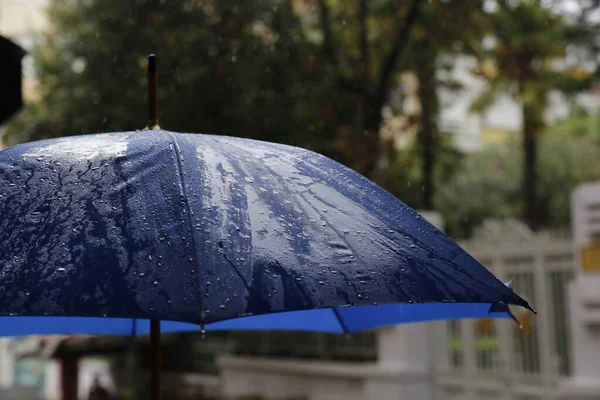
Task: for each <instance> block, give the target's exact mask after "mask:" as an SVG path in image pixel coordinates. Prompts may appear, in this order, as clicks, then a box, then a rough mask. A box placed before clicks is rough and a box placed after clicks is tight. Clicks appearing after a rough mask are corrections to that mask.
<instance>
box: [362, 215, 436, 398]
mask: <svg viewBox="0 0 600 400" xmlns="http://www.w3.org/2000/svg"><path fill="white" fill-rule="evenodd" d="M420 214H421V215H422V216H423V217H424V218H425V219H427V220H428V221H429V222H430V223H431V224H433V225H434V226H436V227H437V228H438V229H443V227H442V220H441V217H440V215H439V214H438V213H435V212H421V213H420ZM431 326H432V324H426V323H415V324H406V325H396V326H392V327H387V328H382V329H380V330H379V331H378V334H377V339H378V365H379V366H380V368H382V369H384V370H390V371H396V372H397V373H398V374H399V379H398V381H396V382H389V381H387V382H385V381H383V380H378V379H375V378H370V379H369V381H368V383H367V388H366V392H365V398H369V399H378V400H387V399H390V400H391V399H394V400H396V399H402V400H433V394H434V382H433V376H434V362H432V360H433V354H431V339H432V332H431Z"/></svg>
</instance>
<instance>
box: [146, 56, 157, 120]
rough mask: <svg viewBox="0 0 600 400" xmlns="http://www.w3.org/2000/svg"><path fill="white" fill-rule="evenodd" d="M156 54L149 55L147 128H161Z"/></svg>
mask: <svg viewBox="0 0 600 400" xmlns="http://www.w3.org/2000/svg"><path fill="white" fill-rule="evenodd" d="M156 70H157V68H156V54H154V53H152V54H149V55H148V126H147V127H146V129H160V126H159V125H158V79H157V73H156Z"/></svg>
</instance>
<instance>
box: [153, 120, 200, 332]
mask: <svg viewBox="0 0 600 400" xmlns="http://www.w3.org/2000/svg"><path fill="white" fill-rule="evenodd" d="M163 132H165V133H166V134H167V135H168V137H169V138H170V139H171V143H172V144H173V150H174V151H175V157H176V158H177V171H178V173H179V183H180V184H181V194H182V196H183V201H184V203H185V209H186V212H187V221H188V227H189V229H190V234H191V239H192V251H193V257H194V265H195V267H196V268H195V270H196V284H197V285H198V286H197V290H196V292H197V295H198V303H199V304H200V318H199V321H198V322H199V323H200V324H204V299H203V298H202V288H201V283H200V279H201V276H200V265H199V263H198V250H197V248H196V236H195V234H194V224H193V222H192V213H191V207H190V202H189V200H188V196H187V191H186V190H185V180H184V179H183V168H182V161H181V152H180V149H179V143H178V142H177V138H176V137H175V135H173V134H172V133H170V132H166V131H163Z"/></svg>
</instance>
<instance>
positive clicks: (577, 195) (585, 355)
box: [540, 181, 600, 400]
mask: <svg viewBox="0 0 600 400" xmlns="http://www.w3.org/2000/svg"><path fill="white" fill-rule="evenodd" d="M571 213H572V229H573V236H574V246H575V249H574V250H575V254H576V257H575V259H576V260H577V267H578V271H577V277H576V278H575V279H574V280H573V281H572V282H571V283H570V285H569V288H568V293H567V299H568V304H567V306H568V310H569V316H570V320H569V323H570V327H571V332H570V333H571V348H572V355H573V363H572V364H573V371H572V376H571V377H570V378H569V379H565V380H564V381H562V382H561V384H560V387H559V394H560V396H561V398H563V399H565V400H566V399H569V400H583V399H598V398H600V329H598V327H599V325H600V181H598V182H590V183H586V184H583V185H581V186H579V187H578V188H577V189H576V190H575V191H574V192H573V195H572V197H571ZM540 308H541V307H540Z"/></svg>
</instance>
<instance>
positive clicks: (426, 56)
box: [415, 39, 439, 210]
mask: <svg viewBox="0 0 600 400" xmlns="http://www.w3.org/2000/svg"><path fill="white" fill-rule="evenodd" d="M418 48H419V49H420V50H419V51H418V52H417V53H416V54H415V57H416V66H417V71H416V72H417V78H418V80H419V89H418V94H419V101H420V104H421V115H420V127H419V133H418V135H419V136H418V139H419V149H420V152H421V175H422V185H423V192H422V197H421V201H422V204H421V207H422V208H423V209H425V210H432V209H433V196H434V193H435V182H434V178H435V177H434V174H433V172H434V166H435V154H436V147H437V142H438V126H437V117H438V109H439V106H438V97H437V92H436V76H435V72H436V69H435V62H436V51H435V49H434V48H433V47H432V44H431V43H428V40H427V39H424V40H422V41H421V44H420V45H419V46H418Z"/></svg>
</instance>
